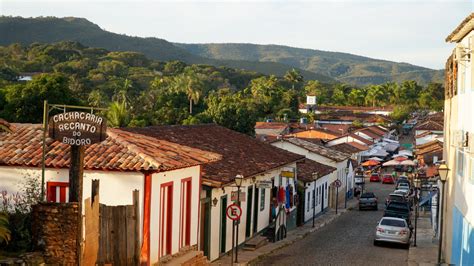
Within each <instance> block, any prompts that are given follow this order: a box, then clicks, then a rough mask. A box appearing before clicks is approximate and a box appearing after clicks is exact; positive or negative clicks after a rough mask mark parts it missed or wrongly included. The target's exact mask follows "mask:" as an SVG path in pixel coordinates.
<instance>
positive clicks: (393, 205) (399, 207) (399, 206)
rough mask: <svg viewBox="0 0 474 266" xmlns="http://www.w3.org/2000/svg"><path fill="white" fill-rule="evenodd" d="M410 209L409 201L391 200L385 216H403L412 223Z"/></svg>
mask: <svg viewBox="0 0 474 266" xmlns="http://www.w3.org/2000/svg"><path fill="white" fill-rule="evenodd" d="M410 211H411V209H410V205H409V203H408V202H397V201H391V202H389V203H388V205H387V207H386V208H385V212H384V213H383V216H384V217H397V218H403V219H405V220H406V221H407V223H408V224H410Z"/></svg>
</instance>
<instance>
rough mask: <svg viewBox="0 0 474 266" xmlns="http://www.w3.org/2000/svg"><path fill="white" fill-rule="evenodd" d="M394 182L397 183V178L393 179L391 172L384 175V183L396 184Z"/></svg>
mask: <svg viewBox="0 0 474 266" xmlns="http://www.w3.org/2000/svg"><path fill="white" fill-rule="evenodd" d="M394 183H395V180H393V177H392V175H391V174H385V175H383V178H382V184H394Z"/></svg>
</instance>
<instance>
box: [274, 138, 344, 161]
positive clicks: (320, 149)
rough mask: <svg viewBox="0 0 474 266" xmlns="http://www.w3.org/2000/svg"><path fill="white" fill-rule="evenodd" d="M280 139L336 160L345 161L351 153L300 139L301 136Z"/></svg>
mask: <svg viewBox="0 0 474 266" xmlns="http://www.w3.org/2000/svg"><path fill="white" fill-rule="evenodd" d="M280 141H287V142H289V143H291V144H293V145H296V146H298V147H300V148H303V149H306V150H308V151H310V152H313V153H316V154H318V155H321V156H323V157H326V158H328V159H331V160H333V161H336V162H340V161H344V160H346V159H347V158H349V157H350V154H347V153H343V152H340V151H337V150H335V149H331V148H328V147H325V146H323V145H320V144H317V143H314V142H310V141H308V140H305V139H300V138H288V139H280Z"/></svg>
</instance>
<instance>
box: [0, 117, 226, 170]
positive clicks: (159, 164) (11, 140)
mask: <svg viewBox="0 0 474 266" xmlns="http://www.w3.org/2000/svg"><path fill="white" fill-rule="evenodd" d="M14 126H15V130H14V131H13V132H11V133H7V132H1V133H0V143H1V145H0V165H11V166H33V167H39V166H40V165H41V156H42V129H41V128H42V126H41V125H38V124H14ZM69 150H70V148H69V146H68V145H66V144H62V143H60V142H58V141H53V140H51V139H49V138H47V139H46V157H45V163H46V166H47V167H55V168H63V167H69V159H70V155H69ZM169 150H173V151H175V155H174V156H170V155H168V154H166V151H169ZM218 159H220V156H219V155H218V154H215V153H210V152H205V151H202V150H198V149H192V148H189V147H185V146H182V145H179V144H176V143H171V142H168V141H164V140H158V139H154V138H150V137H146V136H141V135H137V134H133V133H130V132H126V131H122V130H119V129H108V138H107V139H106V140H105V141H103V142H101V143H96V144H92V145H90V146H88V147H86V150H85V158H84V164H85V165H84V167H85V169H89V170H92V169H98V170H117V171H144V170H154V171H166V170H172V169H178V168H183V167H189V166H193V165H199V164H203V163H207V162H210V161H213V160H218Z"/></svg>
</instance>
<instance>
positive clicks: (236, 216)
mask: <svg viewBox="0 0 474 266" xmlns="http://www.w3.org/2000/svg"><path fill="white" fill-rule="evenodd" d="M225 213H226V215H227V218H229V219H231V220H232V256H231V264H233V263H234V251H235V252H236V253H235V260H236V261H237V246H238V243H237V244H236V243H235V240H234V239H235V238H237V239H239V238H238V235H237V237H234V236H235V234H236V232H235V231H236V230H235V229H236V227H237V226H238V222H239V220H240V216H242V208H240V206H239V204H238V203H237V204H236V203H234V204H231V205H229V206H228V207H227V209H226V210H225ZM237 228H238V227H237ZM238 233H239V231H238V229H237V234H238ZM237 241H238V240H237Z"/></svg>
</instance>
